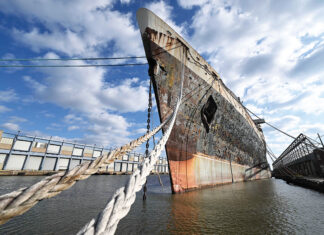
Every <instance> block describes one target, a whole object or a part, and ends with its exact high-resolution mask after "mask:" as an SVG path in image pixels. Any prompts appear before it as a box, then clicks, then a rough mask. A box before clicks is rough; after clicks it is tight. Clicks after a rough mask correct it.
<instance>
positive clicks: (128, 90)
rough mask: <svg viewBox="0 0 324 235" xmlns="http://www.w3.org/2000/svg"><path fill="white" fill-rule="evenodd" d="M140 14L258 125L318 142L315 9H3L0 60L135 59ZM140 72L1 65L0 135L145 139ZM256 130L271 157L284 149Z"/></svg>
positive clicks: (215, 5)
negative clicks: (184, 48) (163, 25)
mask: <svg viewBox="0 0 324 235" xmlns="http://www.w3.org/2000/svg"><path fill="white" fill-rule="evenodd" d="M139 7H147V8H149V9H151V10H152V11H153V12H155V13H156V14H157V15H159V16H160V17H161V18H162V19H164V20H165V21H166V22H167V23H168V24H169V25H171V26H172V27H173V28H174V29H175V30H176V31H177V32H178V33H180V34H181V35H183V37H184V38H185V39H186V40H187V41H188V42H189V43H190V44H191V45H192V46H193V47H194V48H195V49H196V50H197V51H198V52H200V53H201V54H202V55H203V57H204V58H205V59H206V60H207V61H208V62H209V63H210V64H211V65H212V66H213V67H214V68H215V69H216V70H217V71H218V72H219V74H220V75H221V77H222V79H223V80H224V82H225V84H227V86H228V87H229V88H230V89H231V90H232V91H234V93H235V94H236V95H237V96H239V97H240V98H241V100H243V102H244V104H245V105H246V106H247V107H248V108H249V109H251V110H252V111H254V112H256V113H257V114H259V115H260V116H262V117H264V118H265V119H266V121H268V122H270V123H272V124H273V125H275V126H278V127H279V128H281V129H283V130H284V131H287V132H288V133H290V134H292V135H294V136H297V135H298V134H299V133H300V132H303V133H305V134H307V135H309V136H310V137H313V138H316V133H317V132H319V133H320V134H322V135H323V134H324V123H323V120H324V108H323V104H324V62H323V61H324V14H322V13H323V12H324V2H323V1H290V0H286V1H234V0H233V1H212V0H210V1H208V0H204V1H193V0H187V1H185V0H178V1H167V0H166V1H134V0H120V1H117V0H92V1H85V0H84V1H82V0H79V1H77V0H74V1H63V0H55V1H54V0H47V1H41V0H28V1H25V0H10V1H9V0H8V1H1V2H0V57H1V58H66V57H108V56H139V55H140V56H141V55H144V50H143V46H142V42H141V37H140V33H139V30H138V27H137V23H136V18H135V16H136V10H137V9H138V8H139ZM142 61H143V60H140V59H139V60H137V61H131V60H129V61H122V62H142ZM56 63H59V62H56ZM64 63H65V64H66V63H67V62H64ZM69 63H75V64H81V63H87V62H69ZM102 63H103V62H102ZM105 63H109V62H105ZM147 69H148V67H147V66H146V65H145V66H138V67H127V68H124V67H123V68H59V69H58V68H55V69H54V68H38V69H37V68H33V69H31V68H28V69H18V68H15V69H4V68H1V69H0V129H3V130H5V131H7V132H17V131H18V130H21V131H22V132H23V133H25V134H30V135H38V136H47V137H48V136H54V138H59V139H67V140H72V141H78V142H84V143H87V144H97V145H103V146H107V147H110V146H117V145H121V144H124V143H126V142H128V141H129V140H131V139H133V138H134V137H138V136H139V135H142V134H143V133H144V132H145V127H146V115H147V114H146V109H147V99H148V75H147ZM154 110H155V113H154V123H155V124H157V123H158V118H157V113H156V108H155V109H154ZM263 127H264V133H265V136H266V140H267V142H268V144H269V146H270V147H271V148H272V149H273V150H274V152H275V153H277V154H279V153H281V152H282V151H283V150H284V148H285V147H287V145H288V144H289V143H290V142H291V139H289V137H286V136H284V135H282V134H280V133H279V132H277V131H275V130H273V129H271V128H270V127H267V126H263Z"/></svg>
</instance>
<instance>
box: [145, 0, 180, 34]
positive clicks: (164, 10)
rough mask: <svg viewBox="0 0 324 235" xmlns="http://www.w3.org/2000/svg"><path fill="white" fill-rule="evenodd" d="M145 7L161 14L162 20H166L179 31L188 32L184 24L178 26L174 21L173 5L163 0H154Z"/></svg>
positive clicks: (158, 14)
mask: <svg viewBox="0 0 324 235" xmlns="http://www.w3.org/2000/svg"><path fill="white" fill-rule="evenodd" d="M145 7H146V8H147V9H149V10H151V11H152V12H154V14H156V15H157V16H159V17H160V18H161V19H162V20H164V21H165V22H166V23H167V24H168V25H170V26H171V28H173V29H174V30H175V31H176V32H177V33H179V34H182V35H184V34H186V31H185V29H184V27H183V26H178V25H177V24H176V23H175V22H174V21H173V19H172V18H173V17H172V10H173V7H172V6H170V5H168V4H166V3H165V2H164V1H163V0H160V1H154V2H151V3H148V4H146V5H145Z"/></svg>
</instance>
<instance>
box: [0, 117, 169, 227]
mask: <svg viewBox="0 0 324 235" xmlns="http://www.w3.org/2000/svg"><path fill="white" fill-rule="evenodd" d="M171 117H172V116H171V115H170V117H169V118H167V119H166V120H165V121H164V122H163V123H161V124H160V125H159V126H158V127H156V128H155V129H154V130H152V131H151V132H149V133H146V134H145V135H143V136H142V137H140V138H138V139H136V140H133V141H131V142H130V143H128V144H126V145H124V146H122V147H120V148H118V149H115V150H113V151H111V152H110V153H109V154H108V155H106V156H101V157H98V158H97V159H96V160H94V161H93V162H84V163H82V164H80V165H78V166H76V167H75V168H73V169H71V170H70V171H67V172H59V173H57V174H55V175H52V176H48V177H46V178H45V179H43V180H41V181H39V182H38V183H36V184H34V185H32V186H30V187H26V188H21V189H18V190H16V191H13V192H11V193H8V194H5V195H2V196H0V225H1V224H4V223H6V222H7V221H8V220H10V219H11V218H13V217H15V216H18V215H21V214H23V213H25V212H26V211H27V210H29V209H30V208H32V207H33V206H34V205H36V204H37V202H38V201H40V200H43V199H45V198H51V197H53V196H56V195H57V194H59V193H61V192H62V191H64V190H67V189H69V188H70V187H72V186H73V185H74V184H75V182H76V181H78V180H84V179H87V178H89V177H90V176H91V175H93V174H95V173H97V172H98V170H99V168H100V167H105V166H107V165H108V164H109V163H112V162H113V161H114V160H115V159H116V158H118V157H119V156H122V155H124V154H126V153H128V152H130V151H132V150H133V149H134V148H136V147H138V146H139V145H141V144H142V143H144V142H146V141H147V140H148V139H150V138H151V137H152V136H153V135H155V134H156V133H157V132H158V131H159V130H161V128H162V127H163V126H164V125H165V124H166V123H167V122H168V121H169V120H170V118H171Z"/></svg>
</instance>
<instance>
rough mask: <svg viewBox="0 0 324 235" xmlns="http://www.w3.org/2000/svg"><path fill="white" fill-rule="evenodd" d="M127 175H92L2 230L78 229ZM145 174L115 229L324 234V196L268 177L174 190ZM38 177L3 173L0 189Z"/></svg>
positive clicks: (57, 231)
mask: <svg viewBox="0 0 324 235" xmlns="http://www.w3.org/2000/svg"><path fill="white" fill-rule="evenodd" d="M128 177H129V176H127V175H101V176H92V177H90V178H89V179H87V180H84V181H80V182H78V183H77V184H75V185H74V186H73V187H72V188H70V189H69V190H67V191H65V192H62V193H61V194H60V195H58V196H56V197H53V198H51V199H47V200H43V201H41V202H39V203H38V204H37V205H36V206H34V207H33V208H32V209H30V210H29V211H28V212H26V213H25V214H23V215H22V216H18V217H16V218H14V219H12V220H11V221H9V222H7V223H6V224H4V225H2V226H1V227H0V234H76V233H77V232H78V231H79V229H80V228H81V227H82V226H84V225H85V224H86V223H87V222H88V221H89V220H90V219H91V218H93V217H95V216H96V215H97V214H98V212H99V211H100V210H102V209H103V207H104V206H105V204H106V202H107V201H108V200H109V198H110V197H111V196H112V194H113V193H114V191H115V190H116V189H117V188H119V187H121V186H123V185H124V184H125V182H126V180H127V179H128ZM161 178H162V181H163V182H164V186H163V187H161V185H160V184H159V181H158V176H156V175H151V176H150V177H149V179H148V194H147V200H146V201H145V202H143V201H142V192H139V193H138V194H137V198H136V201H135V203H134V205H133V206H132V208H131V210H130V212H129V214H128V215H127V216H126V217H125V218H124V219H122V220H121V222H120V223H119V225H118V229H117V231H116V234H323V233H324V195H323V194H321V193H319V192H316V191H313V190H309V189H304V188H301V187H298V186H294V185H289V184H287V183H286V182H284V181H282V180H276V179H268V180H259V181H251V182H247V183H235V184H229V185H223V186H219V187H215V188H208V189H203V190H198V191H192V192H189V193H185V194H177V195H172V194H171V190H170V181H169V176H168V175H162V176H161ZM40 179H41V177H39V176H24V177H22V176H2V177H1V180H0V194H1V195H2V194H5V193H8V192H11V191H13V190H15V189H18V188H20V187H25V186H29V185H31V184H33V183H35V182H37V181H39V180H40Z"/></svg>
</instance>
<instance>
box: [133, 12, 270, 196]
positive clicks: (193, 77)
mask: <svg viewBox="0 0 324 235" xmlns="http://www.w3.org/2000/svg"><path fill="white" fill-rule="evenodd" d="M137 21H138V25H139V28H140V32H141V36H142V41H143V45H144V49H145V53H146V57H147V60H148V63H149V75H150V79H151V81H152V84H153V88H154V93H155V98H156V103H157V108H158V112H159V117H160V121H164V120H165V119H166V118H167V117H168V116H169V114H170V113H172V111H173V108H174V106H175V104H176V102H177V97H178V94H179V89H180V82H181V81H183V96H182V97H183V98H182V103H181V107H180V109H179V111H178V115H177V118H176V122H175V125H174V127H173V129H172V132H171V135H170V137H169V140H168V142H167V144H166V154H167V158H168V163H169V172H170V179H171V185H172V192H173V193H180V192H186V191H190V190H195V189H199V188H203V187H211V186H215V185H220V184H226V183H234V182H240V181H246V180H255V179H264V178H269V177H271V174H270V170H269V168H268V164H267V160H266V143H265V138H264V135H263V132H262V129H261V127H260V122H258V120H253V119H252V118H251V116H250V115H249V114H248V112H247V110H246V109H245V107H244V106H243V105H242V103H241V102H240V100H239V98H238V97H236V96H235V95H234V93H233V92H232V91H231V90H230V89H228V88H227V87H226V86H225V84H224V83H223V82H222V79H221V78H220V76H219V74H218V73H217V72H216V71H215V70H214V69H213V68H212V67H211V66H210V65H209V64H208V63H207V62H206V61H205V59H203V57H202V56H200V55H199V53H198V52H197V51H195V50H194V49H193V48H192V47H191V45H189V43H187V42H186V41H185V40H184V39H183V38H182V37H181V36H180V35H179V34H178V33H177V32H175V31H174V30H173V29H172V28H171V27H170V26H169V25H168V24H166V23H165V22H164V21H163V20H162V19H160V18H159V17H158V16H156V15H155V14H154V13H153V12H151V11H149V10H148V9H145V8H141V9H139V10H138V11H137ZM182 77H183V79H181V78H182ZM259 121H260V120H259Z"/></svg>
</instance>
